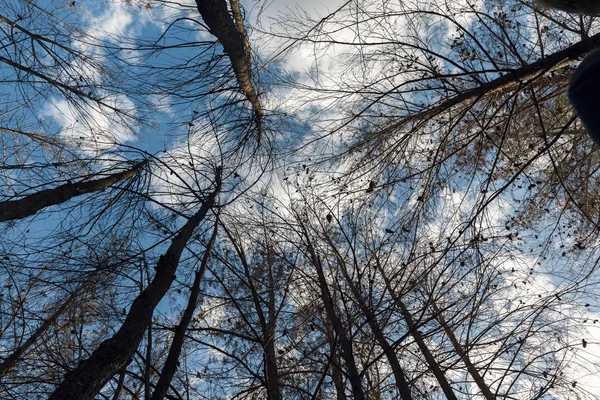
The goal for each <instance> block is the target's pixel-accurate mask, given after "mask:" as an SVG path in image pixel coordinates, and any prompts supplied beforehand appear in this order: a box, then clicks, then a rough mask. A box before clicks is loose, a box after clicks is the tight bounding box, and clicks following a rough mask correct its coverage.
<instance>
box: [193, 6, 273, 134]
mask: <svg viewBox="0 0 600 400" xmlns="http://www.w3.org/2000/svg"><path fill="white" fill-rule="evenodd" d="M196 6H197V8H198V11H199V12H200V15H201V16H202V19H203V20H204V23H205V24H206V26H208V29H209V31H210V33H211V34H212V35H214V36H215V37H216V38H217V39H218V40H219V42H220V43H221V45H222V46H223V50H225V53H227V55H228V56H229V60H230V61H231V67H232V68H233V72H234V73H235V77H236V79H237V81H238V84H239V85H240V88H241V90H242V92H243V93H244V95H245V96H246V98H247V99H248V101H249V102H250V104H251V105H252V110H253V111H254V115H255V117H256V121H257V125H258V127H259V132H260V123H261V120H262V115H263V111H262V106H261V104H260V101H259V99H258V95H257V94H256V91H255V90H254V86H253V84H252V65H251V54H250V44H249V42H248V37H247V35H246V29H245V28H244V23H243V19H242V13H241V9H240V5H239V2H238V0H231V10H232V13H233V16H234V18H235V21H234V19H232V17H231V15H230V14H229V10H228V8H227V3H226V2H225V0H196Z"/></svg>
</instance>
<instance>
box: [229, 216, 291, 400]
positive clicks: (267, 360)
mask: <svg viewBox="0 0 600 400" xmlns="http://www.w3.org/2000/svg"><path fill="white" fill-rule="evenodd" d="M223 229H224V230H225V232H226V233H227V236H228V237H229V239H230V241H231V244H232V245H233V247H234V248H235V251H236V253H237V254H238V256H239V258H240V261H241V263H242V266H243V267H244V276H245V277H246V284H247V285H248V288H249V289H250V292H251V293H252V302H253V303H254V309H255V310H256V315H257V316H258V320H259V323H260V328H261V331H262V335H261V336H262V337H261V340H260V344H261V347H262V349H263V360H264V375H265V383H266V389H267V397H268V398H269V399H270V400H272V399H273V400H279V399H281V388H280V386H279V371H278V368H277V356H276V353H275V332H276V326H277V325H276V323H277V319H276V313H275V304H274V300H275V293H274V292H273V290H274V287H273V286H272V285H273V280H272V276H270V277H269V278H268V279H269V287H268V288H267V289H268V293H269V300H268V301H267V306H268V308H269V310H268V315H267V316H265V314H264V312H263V309H262V303H263V300H262V298H261V295H260V293H259V291H258V290H257V289H256V287H255V285H254V278H253V277H252V274H251V272H250V265H249V264H248V260H247V259H246V254H245V252H244V249H243V247H242V246H241V245H240V244H239V243H237V242H236V240H235V238H234V236H233V235H232V233H231V232H230V231H229V230H228V229H227V228H226V227H225V226H224V227H223ZM265 237H266V236H265ZM267 247H268V245H267ZM267 252H268V254H270V250H267ZM267 264H268V269H269V274H271V272H270V271H271V263H270V255H268V256H267Z"/></svg>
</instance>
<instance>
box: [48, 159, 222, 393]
mask: <svg viewBox="0 0 600 400" xmlns="http://www.w3.org/2000/svg"><path fill="white" fill-rule="evenodd" d="M220 190H221V171H220V170H219V171H217V176H216V187H215V189H214V191H213V192H212V193H211V194H210V195H209V196H208V198H207V199H206V200H205V201H204V203H203V204H202V206H201V207H200V209H199V210H198V212H197V213H196V214H194V215H193V216H192V217H191V218H190V219H189V220H188V221H187V222H186V224H185V225H184V226H183V227H182V228H181V230H180V231H179V233H178V234H177V236H175V238H173V240H172V242H171V245H170V246H169V248H168V249H167V251H166V253H165V254H163V255H162V256H161V257H160V258H159V260H158V263H157V264H156V267H155V268H156V275H155V276H154V279H152V282H151V283H150V284H149V285H148V287H146V289H144V291H143V292H142V293H141V294H140V295H139V296H138V297H137V298H136V299H135V300H134V301H133V304H132V305H131V308H130V309H129V313H128V314H127V318H126V319H125V322H124V323H123V325H122V326H121V328H120V329H119V330H118V331H117V333H115V334H114V335H113V337H112V338H110V339H108V340H105V341H104V342H102V343H101V344H100V346H99V347H98V348H97V349H96V350H95V351H94V352H93V353H92V355H91V356H90V357H89V358H88V359H87V360H84V361H82V362H81V363H80V364H79V366H77V368H76V369H75V370H73V371H71V372H69V373H67V374H66V376H65V378H64V380H63V382H62V383H61V384H60V385H59V386H58V388H57V389H56V391H55V392H54V393H53V394H52V395H51V396H50V399H51V400H76V399H77V400H92V399H93V398H94V396H95V395H96V394H97V393H98V392H99V391H100V389H102V387H103V386H104V385H105V384H106V382H108V380H109V379H110V378H111V377H112V376H113V375H114V374H115V373H117V372H118V371H119V370H120V369H121V368H123V366H124V365H126V364H127V362H128V361H129V359H130V358H131V357H133V355H134V354H135V352H136V350H137V349H138V347H139V345H140V342H141V341H142V338H143V336H144V332H145V330H146V328H147V327H148V325H149V324H150V322H151V321H152V314H153V313H154V309H155V308H156V306H157V305H158V303H159V302H160V301H161V300H162V298H163V297H164V295H165V294H166V293H167V291H168V290H169V288H170V287H171V284H172V283H173V280H175V272H176V271H177V266H178V265H179V258H180V257H181V253H182V252H183V250H184V248H185V246H186V244H187V242H188V240H189V238H190V237H191V236H192V233H193V232H194V229H195V228H196V227H197V226H198V225H199V224H200V222H201V221H202V220H203V219H204V218H205V216H206V214H207V213H208V211H209V210H210V209H211V208H213V207H214V205H215V200H216V197H217V195H218V194H219V192H220Z"/></svg>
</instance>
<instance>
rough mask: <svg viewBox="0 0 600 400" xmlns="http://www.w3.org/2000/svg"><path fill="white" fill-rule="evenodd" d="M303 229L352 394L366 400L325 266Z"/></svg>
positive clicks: (359, 399)
mask: <svg viewBox="0 0 600 400" xmlns="http://www.w3.org/2000/svg"><path fill="white" fill-rule="evenodd" d="M302 228H303V230H304V236H305V238H306V247H307V250H308V252H309V254H310V258H311V262H312V264H313V266H314V267H315V269H316V271H317V279H318V282H319V288H320V289H321V299H322V301H323V304H324V306H325V313H326V314H327V318H329V320H330V321H331V325H332V326H333V330H334V331H335V333H336V334H337V336H338V338H339V341H340V348H341V350H342V357H343V358H344V361H345V362H346V369H347V375H348V380H349V381H350V386H351V387H352V394H353V396H354V398H355V399H357V400H365V399H366V397H365V393H364V390H363V388H362V384H361V380H360V375H359V373H358V368H357V366H356V361H355V360H354V355H353V353H352V341H351V339H350V337H349V336H348V334H347V333H346V328H345V327H344V325H343V324H342V321H341V320H340V318H339V317H338V315H337V313H336V311H335V307H334V304H333V299H332V298H331V293H329V288H328V287H327V280H326V279H325V274H324V273H323V266H322V265H321V260H320V259H319V257H318V256H317V253H316V251H315V249H314V247H313V245H312V243H311V241H310V239H309V236H308V232H307V231H306V229H305V228H304V226H302Z"/></svg>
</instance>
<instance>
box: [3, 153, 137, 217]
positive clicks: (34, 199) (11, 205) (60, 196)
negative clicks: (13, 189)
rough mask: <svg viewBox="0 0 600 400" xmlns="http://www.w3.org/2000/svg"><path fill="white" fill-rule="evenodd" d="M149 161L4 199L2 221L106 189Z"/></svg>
mask: <svg viewBox="0 0 600 400" xmlns="http://www.w3.org/2000/svg"><path fill="white" fill-rule="evenodd" d="M147 163H148V161H147V160H145V161H142V162H140V163H138V164H137V165H135V166H134V167H133V168H131V169H129V170H126V171H122V172H119V173H116V174H112V175H109V176H107V177H106V178H101V179H96V180H93V181H79V182H75V183H71V182H69V183H66V184H64V185H60V186H58V187H56V188H54V189H46V190H41V191H39V192H37V193H33V194H30V195H29V196H26V197H24V198H22V199H19V200H11V201H4V202H2V203H0V221H9V220H13V219H21V218H25V217H28V216H30V215H33V214H35V213H37V212H38V211H40V210H41V209H42V208H45V207H49V206H52V205H55V204H60V203H63V202H65V201H67V200H69V199H71V198H73V197H76V196H81V195H82V194H86V193H91V192H98V191H100V190H103V189H106V188H107V187H109V186H110V185H112V184H114V183H117V182H119V181H122V180H125V179H128V178H131V177H132V176H134V175H136V174H137V173H138V172H139V171H140V170H141V169H142V168H143V167H144V166H145V165H146V164H147Z"/></svg>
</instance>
